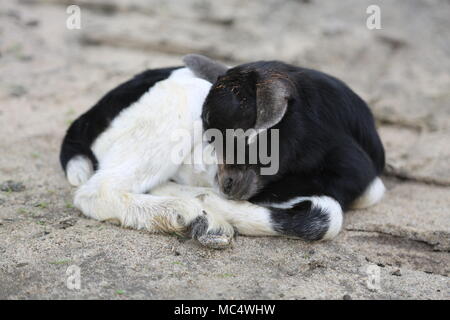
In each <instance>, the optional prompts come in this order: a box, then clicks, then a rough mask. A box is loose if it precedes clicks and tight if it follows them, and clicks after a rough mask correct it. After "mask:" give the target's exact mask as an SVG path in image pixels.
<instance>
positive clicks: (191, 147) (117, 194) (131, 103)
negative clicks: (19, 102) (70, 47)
mask: <svg viewBox="0 0 450 320" xmlns="http://www.w3.org/2000/svg"><path fill="white" fill-rule="evenodd" d="M184 61H185V63H186V65H187V67H188V68H183V67H177V68H166V69H154V70H148V71H145V72H143V73H141V74H139V75H137V76H135V77H134V78H133V79H131V80H129V81H127V82H125V83H124V84H122V85H120V86H118V87H117V88H115V89H113V90H112V91H110V92H109V93H108V94H106V95H105V96H104V97H103V98H102V99H101V100H100V101H99V102H98V103H97V104H96V105H95V106H94V107H92V108H91V109H90V110H89V111H87V112H86V113H85V114H83V115H82V116H81V117H79V118H78V119H77V120H76V121H75V122H74V123H73V124H72V125H71V127H70V128H69V130H68V131H67V134H66V136H65V138H64V141H63V144H62V149H61V154H60V159H61V164H62V166H63V168H64V170H65V171H66V175H67V178H68V180H69V182H70V183H71V184H72V185H74V186H77V187H78V188H77V190H76V193H75V199H74V204H75V206H76V207H77V208H79V209H80V210H81V211H82V212H83V213H84V214H85V215H87V216H89V217H92V218H94V219H97V220H117V221H119V222H120V223H121V224H122V225H123V226H126V227H131V228H136V229H147V230H148V231H151V232H176V233H181V234H187V235H190V236H192V237H193V238H196V239H198V240H199V241H200V242H201V243H202V244H204V245H207V246H210V247H215V248H220V247H226V246H228V245H229V244H230V242H231V239H232V237H233V235H234V232H235V230H237V231H238V232H239V233H240V234H244V235H286V236H292V237H299V238H302V239H305V240H319V239H331V238H333V237H334V236H336V235H337V234H338V232H339V231H340V228H341V225H342V219H343V209H346V208H348V207H350V206H357V207H366V206H369V205H372V204H374V203H375V202H377V201H378V200H379V199H380V198H381V196H382V194H383V192H384V186H383V184H382V182H381V180H380V179H379V178H378V175H379V174H380V172H381V171H382V169H383V166H384V151H383V147H382V145H381V142H380V139H379V137H378V135H377V133H376V130H375V127H374V121H373V117H372V115H371V113H370V111H369V109H368V108H367V106H366V104H365V103H364V102H363V101H362V100H361V99H360V98H359V97H358V96H357V95H356V94H354V93H353V92H352V91H351V90H350V89H349V88H348V87H347V86H345V85H344V84H343V83H342V82H340V81H339V80H336V79H335V78H332V77H330V76H327V75H325V74H323V73H319V72H317V71H312V70H307V69H302V68H298V67H293V66H289V65H286V64H283V63H280V62H256V63H250V64H246V65H241V66H238V67H235V68H231V69H228V68H226V67H225V66H223V65H221V64H219V63H217V62H214V61H211V60H209V59H207V58H205V57H202V56H197V55H190V56H187V57H186V58H185V60H184ZM205 80H206V81H205ZM216 80H217V81H216ZM211 83H214V85H213V86H212V87H211ZM205 99H206V100H205ZM201 118H202V120H203V126H204V129H209V128H215V129H219V130H225V129H227V128H242V129H244V130H245V129H248V128H255V129H257V132H258V133H261V132H263V131H265V130H268V129H271V128H276V129H279V132H280V151H279V152H280V170H279V171H278V173H276V174H274V175H270V176H263V175H260V174H258V172H259V171H258V169H259V166H260V165H259V164H253V165H233V164H224V165H217V164H215V163H214V161H213V163H212V164H211V163H201V162H200V164H199V165H198V163H197V164H190V163H189V162H181V163H175V162H173V161H171V159H172V156H173V149H174V148H179V141H178V140H177V141H174V140H173V139H172V138H171V137H172V134H173V132H174V131H176V130H179V129H184V130H185V131H186V132H192V133H193V135H192V136H193V137H195V136H197V137H200V138H199V139H198V138H197V139H184V140H183V141H184V142H183V143H184V145H183V146H182V149H183V150H188V151H189V152H188V153H194V151H195V150H196V149H198V148H200V149H202V148H203V147H205V144H208V143H207V142H206V141H204V140H203V139H202V132H200V133H198V132H197V134H195V132H194V131H196V130H197V131H198V130H199V131H202V130H203V128H202V127H201V126H200V127H196V126H195V125H194V123H195V121H196V120H200V119H201ZM256 139H258V137H256ZM213 145H214V143H212V144H211V145H210V146H213ZM190 156H191V155H190V154H188V155H187V156H186V158H187V157H190ZM216 160H217V159H216ZM243 182H245V183H243ZM214 185H218V186H219V189H220V191H221V193H222V194H225V195H226V196H227V197H228V198H229V199H225V197H223V196H220V195H218V194H217V192H215V191H214ZM255 186H257V187H255ZM230 199H234V200H230ZM243 199H245V200H248V201H242V200H243ZM236 200H239V201H236Z"/></svg>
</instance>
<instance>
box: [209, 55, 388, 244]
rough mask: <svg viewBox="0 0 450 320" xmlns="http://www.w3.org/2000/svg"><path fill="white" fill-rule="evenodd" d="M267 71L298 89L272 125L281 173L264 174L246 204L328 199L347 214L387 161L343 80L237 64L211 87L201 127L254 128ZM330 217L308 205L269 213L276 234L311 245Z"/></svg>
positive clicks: (276, 66)
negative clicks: (276, 131)
mask: <svg viewBox="0 0 450 320" xmlns="http://www.w3.org/2000/svg"><path fill="white" fill-rule="evenodd" d="M262 74H264V75H265V74H274V75H276V77H277V78H282V79H283V81H287V82H288V83H289V85H290V86H291V87H292V88H293V89H292V91H291V93H290V96H289V99H288V108H287V111H286V113H285V114H284V117H283V118H282V120H281V121H280V122H279V123H277V124H276V125H275V126H274V127H273V128H274V129H279V134H280V169H279V172H278V173H277V174H275V175H272V176H260V177H259V179H260V181H259V183H260V184H261V185H262V186H263V187H262V188H259V192H258V193H257V194H255V195H254V196H253V197H251V198H250V200H249V201H251V202H253V203H256V204H267V203H275V204H276V203H282V202H285V201H287V200H290V199H292V198H295V197H305V196H321V195H326V196H329V197H332V198H334V199H335V200H337V201H338V202H339V204H340V205H341V207H342V208H343V210H345V209H347V208H348V206H349V205H350V204H351V203H352V202H353V201H354V200H355V199H356V198H357V197H358V196H360V195H361V194H362V193H363V191H364V190H365V189H366V188H367V186H368V185H369V184H370V182H372V181H373V180H374V178H375V177H377V176H378V175H380V173H381V172H382V171H383V168H384V165H385V157H384V148H383V145H382V143H381V140H380V138H379V136H378V133H377V131H376V129H375V123H374V119H373V116H372V113H371V111H370V110H369V108H368V107H367V105H366V103H365V102H364V101H363V100H362V99H361V98H360V97H359V96H358V95H356V94H355V93H354V92H353V91H352V90H351V89H350V88H349V87H348V86H347V85H346V84H344V83H343V82H342V81H340V80H338V79H336V78H334V77H332V76H329V75H327V74H324V73H322V72H319V71H315V70H310V69H305V68H300V67H296V66H292V65H288V64H285V63H282V62H278V61H261V62H254V63H248V64H244V65H240V66H237V67H235V68H232V69H229V70H228V71H227V72H226V73H225V74H224V75H222V76H221V77H219V78H218V81H217V82H216V83H215V84H214V85H213V87H212V89H211V91H210V93H209V95H208V97H207V99H206V101H205V105H204V108H203V114H202V119H203V123H204V129H205V130H206V129H210V128H214V129H219V130H221V131H223V132H225V130H226V129H236V128H241V129H244V130H247V129H249V128H252V127H254V125H255V122H256V111H257V101H256V96H257V95H256V91H257V87H258V86H260V85H261V84H262V80H261V78H262V77H261V75H262ZM241 167H242V166H241ZM326 216H327V214H326V213H324V212H321V210H319V209H317V208H312V207H311V206H306V207H305V206H304V205H302V206H300V207H298V206H297V207H295V208H292V209H273V210H272V220H273V222H274V224H275V226H276V228H277V229H278V230H279V231H281V232H282V233H284V234H287V235H296V236H299V237H301V238H304V239H307V240H314V239H320V238H321V237H322V236H323V234H324V232H325V231H326V230H327V229H328V223H327V221H326ZM320 221H322V224H320V223H317V222H320ZM318 225H322V228H319V227H318Z"/></svg>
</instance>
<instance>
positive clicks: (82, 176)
mask: <svg viewBox="0 0 450 320" xmlns="http://www.w3.org/2000/svg"><path fill="white" fill-rule="evenodd" d="M82 122H83V119H82V117H80V118H78V119H77V120H76V121H74V122H73V123H72V125H71V126H70V127H69V129H68V130H67V133H66V136H65V137H64V140H63V142H62V145H61V152H60V154H59V160H60V162H61V166H62V168H63V170H64V172H65V173H66V177H67V180H68V181H69V183H70V184H71V185H73V186H76V187H78V186H80V185H82V184H84V183H85V182H86V181H87V180H88V179H89V178H90V177H91V176H92V174H93V173H94V171H95V170H96V169H97V164H98V161H97V158H96V157H95V155H94V153H93V152H92V150H91V147H90V141H88V139H85V137H84V136H85V135H83V133H82V130H80V127H82Z"/></svg>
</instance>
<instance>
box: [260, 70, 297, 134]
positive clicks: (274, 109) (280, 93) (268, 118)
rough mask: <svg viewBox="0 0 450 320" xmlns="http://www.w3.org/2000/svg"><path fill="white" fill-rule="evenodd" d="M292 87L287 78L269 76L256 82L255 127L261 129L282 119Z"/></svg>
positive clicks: (271, 125)
mask: <svg viewBox="0 0 450 320" xmlns="http://www.w3.org/2000/svg"><path fill="white" fill-rule="evenodd" d="M292 90H293V89H292V88H291V85H290V84H289V82H288V80H287V79H283V78H279V77H269V78H266V79H264V80H262V81H261V82H259V83H257V84H256V123H255V129H256V130H257V131H262V130H266V129H269V128H271V127H273V126H274V125H276V124H277V123H278V122H280V121H281V119H283V117H284V115H285V113H286V110H287V107H288V101H289V98H290V97H291V96H292Z"/></svg>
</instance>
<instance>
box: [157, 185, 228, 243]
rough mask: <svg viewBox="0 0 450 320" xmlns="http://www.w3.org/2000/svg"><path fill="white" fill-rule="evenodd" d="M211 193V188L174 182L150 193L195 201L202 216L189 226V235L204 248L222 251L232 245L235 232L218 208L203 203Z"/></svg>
mask: <svg viewBox="0 0 450 320" xmlns="http://www.w3.org/2000/svg"><path fill="white" fill-rule="evenodd" d="M213 193H214V191H213V190H212V189H211V188H203V187H193V186H186V185H181V184H177V183H174V182H167V183H164V184H162V185H160V186H158V187H157V188H154V189H153V190H152V191H151V194H152V195H153V196H159V197H177V198H180V199H183V200H186V201H195V202H196V204H198V205H199V206H200V207H201V211H202V215H199V216H197V218H195V219H194V220H193V221H192V222H191V223H190V224H189V227H188V229H189V235H190V236H191V237H192V238H195V239H197V240H198V241H199V242H200V243H201V244H203V245H204V246H207V247H210V248H215V249H222V248H226V247H228V246H229V245H230V244H231V243H232V240H233V237H234V233H235V232H234V227H233V226H232V224H230V223H229V222H228V221H227V217H226V215H222V214H221V211H220V209H219V208H217V207H215V206H209V205H207V204H206V202H205V201H204V200H205V197H206V196H207V195H208V194H213ZM223 201H226V200H223ZM217 204H218V205H220V204H222V203H217Z"/></svg>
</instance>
